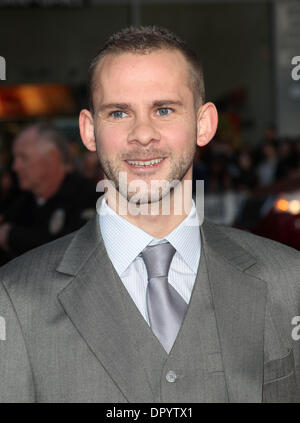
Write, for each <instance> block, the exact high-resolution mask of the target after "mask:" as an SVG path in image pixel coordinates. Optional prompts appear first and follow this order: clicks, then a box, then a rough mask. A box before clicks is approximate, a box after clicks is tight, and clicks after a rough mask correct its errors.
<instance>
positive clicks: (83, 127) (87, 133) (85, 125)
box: [79, 109, 96, 151]
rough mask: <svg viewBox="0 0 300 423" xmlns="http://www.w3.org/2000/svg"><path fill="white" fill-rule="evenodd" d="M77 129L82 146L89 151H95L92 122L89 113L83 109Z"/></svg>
mask: <svg viewBox="0 0 300 423" xmlns="http://www.w3.org/2000/svg"><path fill="white" fill-rule="evenodd" d="M79 129H80V136H81V139H82V142H83V144H84V145H85V146H86V148H87V149H88V150H90V151H96V141H95V134H94V120H93V116H92V114H91V112H90V111H89V110H87V109H83V110H81V112H80V115H79Z"/></svg>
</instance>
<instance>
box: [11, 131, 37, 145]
mask: <svg viewBox="0 0 300 423" xmlns="http://www.w3.org/2000/svg"><path fill="white" fill-rule="evenodd" d="M37 135H38V134H37V130H36V128H27V129H24V130H23V131H22V132H21V133H20V134H19V135H18V136H17V138H16V139H15V142H14V146H15V147H27V146H28V147H31V146H33V145H34V144H35V143H36V142H37Z"/></svg>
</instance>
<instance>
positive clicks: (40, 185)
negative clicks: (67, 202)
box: [13, 123, 68, 199]
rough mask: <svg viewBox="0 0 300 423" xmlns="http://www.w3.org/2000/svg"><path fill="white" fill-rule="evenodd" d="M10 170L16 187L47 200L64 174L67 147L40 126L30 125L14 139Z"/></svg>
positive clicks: (54, 132)
mask: <svg viewBox="0 0 300 423" xmlns="http://www.w3.org/2000/svg"><path fill="white" fill-rule="evenodd" d="M13 155H14V162H13V169H14V171H15V172H16V173H17V176H18V180H19V185H20V188H21V189H23V190H26V191H31V192H32V193H33V194H34V196H35V197H36V198H42V199H48V198H49V197H51V196H52V195H53V194H54V193H55V192H56V191H57V190H58V188H59V186H60V185H61V183H62V181H63V179H64V177H65V175H66V172H67V171H68V147H67V142H66V140H65V139H64V136H63V135H62V134H61V133H60V132H59V131H58V130H57V129H56V128H54V127H52V126H51V125H48V124H44V123H38V124H34V125H30V126H29V127H27V128H25V129H24V130H23V131H22V132H21V133H20V134H19V135H18V136H17V138H16V139H15V142H14V146H13Z"/></svg>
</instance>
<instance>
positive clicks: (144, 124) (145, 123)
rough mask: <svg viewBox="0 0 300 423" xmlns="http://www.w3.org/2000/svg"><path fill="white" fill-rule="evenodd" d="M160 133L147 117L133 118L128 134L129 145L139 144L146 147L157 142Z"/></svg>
mask: <svg viewBox="0 0 300 423" xmlns="http://www.w3.org/2000/svg"><path fill="white" fill-rule="evenodd" d="M159 141H160V133H159V131H158V130H157V128H155V125H154V122H153V121H152V120H151V117H149V116H139V117H136V118H135V121H134V124H133V126H132V128H131V131H130V132H129V134H128V142H129V143H134V142H136V143H140V144H143V145H147V144H149V143H151V142H159Z"/></svg>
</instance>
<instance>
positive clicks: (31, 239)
mask: <svg viewBox="0 0 300 423" xmlns="http://www.w3.org/2000/svg"><path fill="white" fill-rule="evenodd" d="M13 155H14V162H13V169H14V170H15V172H16V174H17V177H18V181H19V185H20V188H21V189H22V192H21V194H20V195H19V196H18V197H17V198H16V199H15V201H13V202H12V204H11V205H10V207H9V208H8V209H6V210H5V211H3V213H2V214H1V216H0V264H1V265H2V264H4V263H6V262H7V261H9V260H10V259H12V258H13V257H16V256H18V255H20V254H22V253H24V252H25V251H28V250H30V249H32V248H34V247H37V246H39V245H41V244H44V243H46V242H48V241H51V240H53V239H55V238H58V237H60V236H62V235H66V234H68V233H70V232H72V231H74V230H76V229H78V228H80V227H81V226H82V225H83V224H84V223H86V221H87V220H88V219H90V218H91V217H92V216H93V215H94V214H95V212H96V201H97V197H98V195H97V193H96V185H95V184H93V183H92V182H90V181H88V180H87V179H86V178H84V177H83V176H81V175H80V174H78V173H77V172H70V171H69V155H68V148H67V142H66V140H65V138H64V136H63V134H62V133H61V132H60V131H58V130H57V129H56V128H55V127H53V126H52V125H50V124H48V123H38V124H34V125H31V126H29V127H27V128H25V129H24V130H23V131H22V132H21V133H20V134H19V135H18V137H17V138H16V140H15V142H14V146H13Z"/></svg>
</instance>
